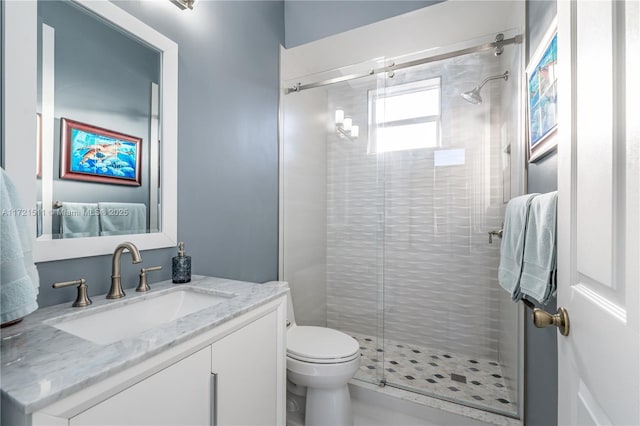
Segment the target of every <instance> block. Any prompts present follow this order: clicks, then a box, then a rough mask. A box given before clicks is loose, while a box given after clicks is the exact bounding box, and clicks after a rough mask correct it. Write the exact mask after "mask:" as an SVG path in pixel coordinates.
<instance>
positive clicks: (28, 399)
mask: <svg viewBox="0 0 640 426" xmlns="http://www.w3.org/2000/svg"><path fill="white" fill-rule="evenodd" d="M177 287H180V288H182V289H184V288H185V287H195V288H196V289H198V290H199V291H202V292H207V291H212V292H222V293H227V294H229V293H231V294H233V295H234V297H232V298H230V299H229V300H228V301H225V302H224V303H220V304H217V305H214V306H211V307H208V308H205V309H202V310H200V311H197V312H194V313H192V314H189V315H186V316H184V317H182V318H178V319H177V320H175V321H172V322H170V323H167V324H164V325H160V326H158V327H155V328H152V329H150V330H147V331H144V332H142V333H140V334H138V335H137V336H135V337H133V338H129V339H123V340H120V341H118V342H115V343H112V344H109V345H99V344H96V343H92V342H90V341H88V340H84V339H82V338H80V337H76V336H74V335H72V334H69V333H66V332H64V331H62V330H59V329H57V328H55V327H53V326H51V325H47V323H49V322H53V323H55V322H56V321H55V319H56V318H58V317H61V316H65V317H66V318H72V317H74V316H82V315H86V313H87V311H88V310H93V309H97V310H107V309H111V308H114V307H117V306H122V305H124V304H130V303H132V302H136V301H138V300H140V299H144V298H149V297H154V296H156V295H159V294H162V293H167V292H171V291H175V289H176V288H177ZM287 291H288V290H287V289H286V288H282V287H279V286H276V285H270V284H255V283H249V282H243V281H233V280H227V279H221V278H210V277H202V276H193V277H192V281H191V282H190V283H187V284H179V285H178V284H173V283H171V281H170V280H169V281H162V282H160V283H155V284H151V291H149V292H148V293H136V292H135V291H134V290H133V289H129V290H127V295H126V297H124V298H122V299H118V300H107V299H105V297H104V295H101V296H93V298H92V300H93V304H92V305H91V306H89V307H87V308H72V307H71V302H72V301H71V300H70V301H69V303H66V304H62V305H56V306H50V307H46V308H42V309H38V310H37V311H36V312H34V313H33V314H31V315H29V316H27V317H26V318H25V319H24V320H23V321H22V322H21V323H19V324H16V325H14V326H11V327H8V328H5V329H2V347H1V349H0V350H1V353H2V359H1V363H2V365H1V369H0V378H1V381H0V383H1V385H2V396H3V398H8V400H9V401H11V402H12V403H14V404H16V406H17V408H19V409H20V410H21V411H23V412H24V413H25V414H29V413H32V412H34V411H37V410H38V409H40V408H42V407H45V406H47V405H49V404H52V403H54V402H56V401H58V400H60V399H62V398H64V397H66V396H68V395H71V394H73V393H75V392H77V391H80V390H82V389H83V388H85V387H87V386H90V385H92V384H95V383H97V382H99V381H101V380H102V379H104V378H105V377H109V376H110V375H112V374H113V373H115V372H118V371H122V370H123V369H125V368H128V367H132V366H135V365H137V364H138V363H139V362H140V361H141V360H145V359H148V358H149V357H150V356H153V355H156V354H158V353H161V352H162V351H164V350H166V349H168V348H170V347H173V346H175V345H176V344H179V343H182V342H185V341H187V340H189V339H192V338H193V337H195V336H197V335H199V334H202V333H204V332H206V331H208V330H211V329H213V328H214V327H216V326H219V325H220V324H223V323H224V322H226V321H229V320H231V319H233V318H236V317H238V316H240V315H242V314H244V313H247V312H249V311H251V310H252V309H254V308H256V307H258V306H261V305H263V304H266V303H268V302H270V301H272V300H275V299H276V298H278V297H279V296H281V295H283V294H285V293H286V292H287ZM52 319H54V320H53V321H51V320H52Z"/></svg>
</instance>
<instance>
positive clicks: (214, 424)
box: [210, 373, 218, 426]
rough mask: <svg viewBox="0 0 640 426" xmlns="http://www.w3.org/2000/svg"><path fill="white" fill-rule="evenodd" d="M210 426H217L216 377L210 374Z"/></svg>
mask: <svg viewBox="0 0 640 426" xmlns="http://www.w3.org/2000/svg"><path fill="white" fill-rule="evenodd" d="M210 404H211V426H218V375H217V374H216V373H211V402H210Z"/></svg>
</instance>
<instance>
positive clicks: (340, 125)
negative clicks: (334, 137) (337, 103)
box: [335, 109, 360, 141]
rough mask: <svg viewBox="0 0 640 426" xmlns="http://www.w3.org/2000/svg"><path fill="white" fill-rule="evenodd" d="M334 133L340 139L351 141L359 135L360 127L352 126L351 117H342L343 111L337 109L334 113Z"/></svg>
mask: <svg viewBox="0 0 640 426" xmlns="http://www.w3.org/2000/svg"><path fill="white" fill-rule="evenodd" d="M335 124H336V133H338V135H340V136H341V137H345V138H347V139H349V140H351V141H353V140H354V139H356V138H357V137H358V135H359V134H360V127H358V126H357V125H355V124H353V119H352V118H351V117H345V116H344V110H343V109H337V110H336V113H335Z"/></svg>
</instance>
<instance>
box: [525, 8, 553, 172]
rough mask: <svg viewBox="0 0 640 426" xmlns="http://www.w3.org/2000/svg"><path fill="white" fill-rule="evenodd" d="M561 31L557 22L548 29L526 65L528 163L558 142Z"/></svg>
mask: <svg viewBox="0 0 640 426" xmlns="http://www.w3.org/2000/svg"><path fill="white" fill-rule="evenodd" d="M557 63H558V32H557V26H556V21H555V20H554V21H553V22H552V24H551V25H550V26H549V28H548V29H547V32H546V33H545V35H544V37H543V39H542V42H541V43H540V45H539V46H538V48H537V49H536V51H535V52H534V54H533V55H532V57H531V60H530V62H529V65H528V66H527V70H526V75H527V88H528V90H527V100H528V102H527V110H528V111H527V112H528V115H527V127H528V129H529V132H528V133H529V162H534V161H536V160H538V159H539V158H542V157H544V156H545V155H547V154H548V153H550V152H552V151H553V150H554V149H556V147H557V145H558V141H557V137H556V134H557V130H558V96H557V94H558V78H557V73H556V68H557Z"/></svg>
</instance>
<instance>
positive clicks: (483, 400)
mask: <svg viewBox="0 0 640 426" xmlns="http://www.w3.org/2000/svg"><path fill="white" fill-rule="evenodd" d="M350 334H351V335H352V336H353V337H354V338H355V339H356V340H357V341H358V342H359V343H360V349H361V351H362V360H361V363H360V369H359V371H358V372H357V373H356V376H355V378H356V379H360V380H364V381H366V382H376V381H377V380H378V378H379V377H380V373H379V372H377V369H378V368H380V367H381V363H382V362H383V360H384V369H385V377H386V381H387V383H388V384H392V385H396V386H404V387H408V388H411V389H417V390H418V391H419V392H423V393H425V394H427V395H429V396H434V397H441V398H445V399H448V400H452V401H454V402H461V403H463V404H467V405H470V406H473V407H477V408H484V409H487V408H488V409H490V410H493V411H498V412H501V413H509V414H517V407H516V405H515V402H514V401H512V400H511V397H510V395H509V391H508V390H507V388H506V386H505V381H504V378H503V377H502V369H501V368H500V365H499V364H498V363H497V362H495V361H493V360H486V359H482V358H477V357H469V356H460V355H457V354H455V353H450V352H445V351H438V350H436V349H429V348H425V347H421V346H416V345H409V344H406V343H401V342H394V341H391V340H388V339H387V340H386V342H385V347H384V348H381V347H379V346H377V344H376V338H375V337H372V336H367V335H364V334H354V333H350Z"/></svg>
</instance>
